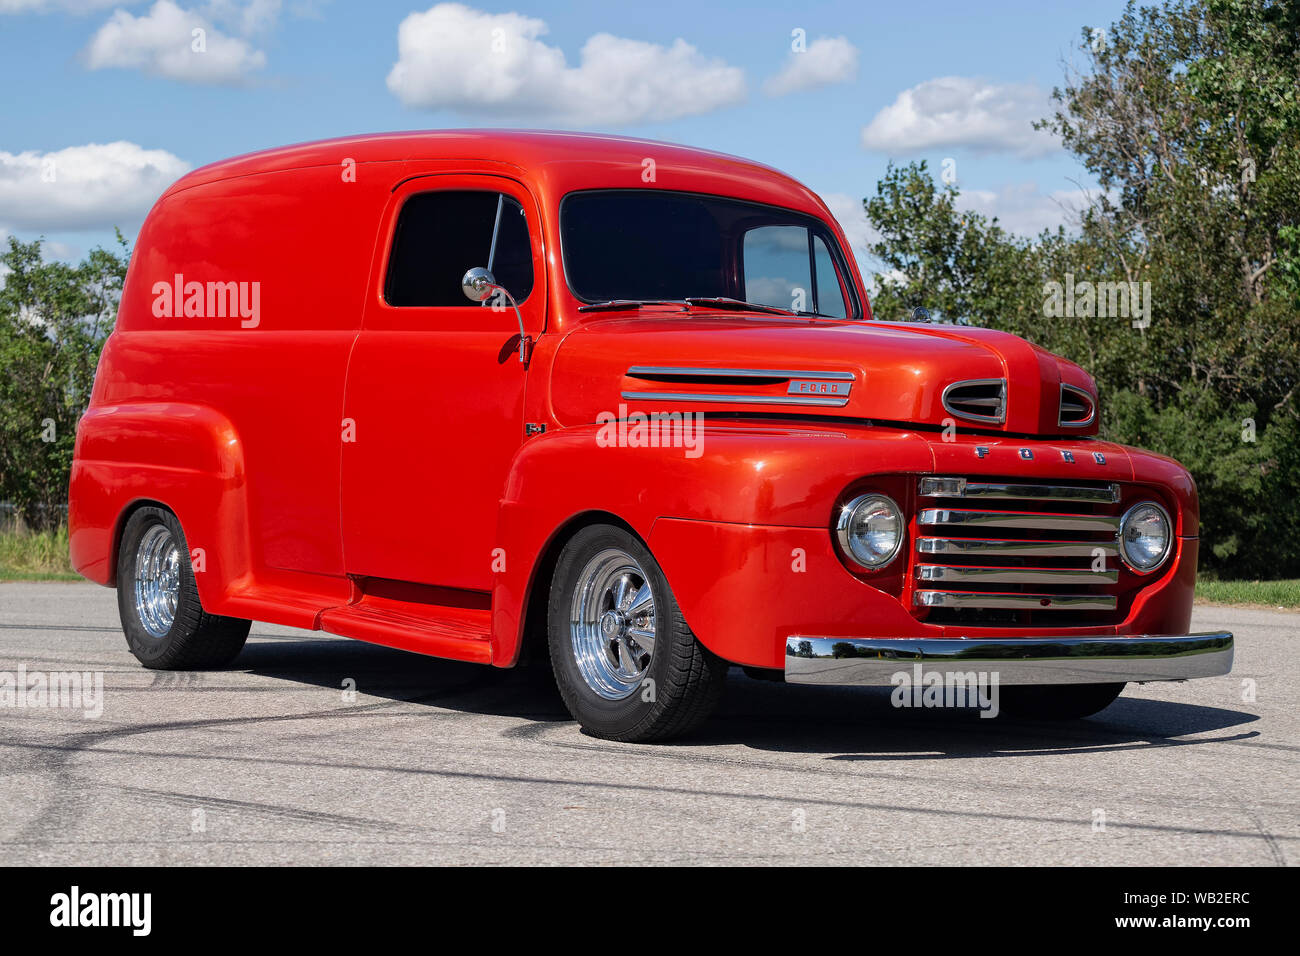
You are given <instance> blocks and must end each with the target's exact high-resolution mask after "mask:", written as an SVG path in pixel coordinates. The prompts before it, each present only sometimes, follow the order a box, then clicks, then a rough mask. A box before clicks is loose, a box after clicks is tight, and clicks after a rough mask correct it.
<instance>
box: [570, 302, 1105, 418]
mask: <svg viewBox="0 0 1300 956" xmlns="http://www.w3.org/2000/svg"><path fill="white" fill-rule="evenodd" d="M963 383H965V384H963ZM999 394H1001V398H1002V403H1003V404H1002V408H1001V409H998V407H997V401H998V397H999ZM1063 397H1064V402H1065V405H1064V408H1065V411H1064V412H1063ZM551 401H552V406H553V410H554V413H555V416H556V418H557V419H558V420H559V421H560V422H561V423H562V424H565V425H577V424H583V423H586V422H593V421H596V420H597V416H599V415H601V414H602V413H612V414H614V415H616V416H618V417H623V416H624V415H625V414H626V413H628V412H633V411H640V412H647V413H649V412H690V411H705V412H714V413H717V412H722V413H750V414H753V413H755V412H761V413H767V414H777V415H831V416H843V417H847V418H855V419H873V420H877V421H882V422H900V423H914V424H926V425H935V426H944V425H947V424H950V423H955V424H956V425H957V426H958V427H961V428H966V429H970V428H978V429H986V430H990V431H1003V432H1007V433H1009V434H1020V435H1073V436H1081V435H1093V434H1096V432H1097V419H1098V417H1099V416H1098V415H1097V387H1096V384H1095V383H1094V382H1093V380H1092V377H1091V376H1090V375H1088V374H1087V373H1086V372H1084V371H1083V370H1082V369H1081V368H1079V366H1077V365H1075V364H1074V363H1073V362H1069V361H1066V360H1065V359H1062V358H1060V357H1058V356H1055V355H1053V354H1052V353H1050V352H1048V351H1046V350H1044V349H1041V348H1039V347H1038V346H1036V345H1033V344H1031V343H1029V342H1026V341H1025V340H1024V339H1022V338H1020V337H1018V336H1015V335H1011V334H1009V333H1006V332H998V331H996V330H993V329H982V328H972V327H968V326H957V325H924V324H920V323H892V322H877V321H835V320H826V319H811V320H808V319H796V318H786V317H783V316H770V315H757V314H748V313H733V314H713V315H711V314H700V313H693V314H691V315H689V316H685V315H682V316H677V315H671V316H668V315H664V314H662V313H658V314H656V315H647V314H645V313H644V312H643V313H639V314H637V315H635V316H630V317H629V316H618V317H611V318H607V319H594V320H588V321H587V322H585V323H584V324H582V325H581V326H579V327H578V328H577V329H576V330H574V331H573V332H572V333H570V334H569V335H567V336H566V337H565V339H564V340H563V342H562V343H561V344H560V346H559V348H558V352H557V355H556V358H555V362H554V366H553V371H552V389H551ZM621 407H622V408H621ZM1062 421H1066V422H1067V423H1070V424H1066V425H1062V424H1061V422H1062Z"/></svg>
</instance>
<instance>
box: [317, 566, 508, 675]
mask: <svg viewBox="0 0 1300 956" xmlns="http://www.w3.org/2000/svg"><path fill="white" fill-rule="evenodd" d="M365 586H366V585H365V584H363V585H362V587H363V588H364V587H365ZM429 590H430V591H433V590H435V589H429ZM436 590H439V591H441V590H443V589H436ZM411 596H414V595H411ZM483 598H484V599H487V598H488V596H487V595H483ZM489 601H490V599H489V600H485V601H478V600H475V601H472V602H462V603H474V604H479V603H483V604H488V603H489ZM319 626H320V628H321V629H322V630H325V631H328V632H329V633H331V634H338V635H341V636H342V637H354V638H356V639H358V640H362V641H368V642H369V643H371V644H382V645H384V646H385V647H395V648H397V649H399V650H403V651H414V652H415V653H417V654H429V655H431V656H433V657H446V658H450V659H452V660H457V661H470V662H472V663H475V664H490V663H492V643H491V629H492V610H491V607H490V606H483V607H464V606H457V605H451V604H432V603H427V602H425V601H421V600H402V599H398V598H396V597H390V596H387V595H386V594H374V593H364V592H363V593H362V595H361V598H360V600H358V601H357V602H356V603H354V604H348V605H344V606H342V607H332V608H327V609H326V610H324V611H322V612H321V614H320V618H319Z"/></svg>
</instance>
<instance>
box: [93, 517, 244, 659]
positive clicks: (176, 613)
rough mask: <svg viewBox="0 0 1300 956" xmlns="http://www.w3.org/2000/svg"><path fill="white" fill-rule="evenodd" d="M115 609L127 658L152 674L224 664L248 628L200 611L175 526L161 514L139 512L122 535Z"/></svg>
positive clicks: (241, 622) (241, 643) (237, 621)
mask: <svg viewBox="0 0 1300 956" xmlns="http://www.w3.org/2000/svg"><path fill="white" fill-rule="evenodd" d="M117 609H118V613H119V615H120V616H121V618H122V630H123V631H124V632H125V633H126V643H127V646H128V647H130V649H131V653H132V654H134V655H135V657H136V660H138V661H139V662H140V663H141V664H143V665H144V666H145V667H150V668H154V669H156V670H202V669H204V668H210V667H221V666H223V665H225V664H229V663H230V662H231V661H232V660H234V659H235V657H236V655H238V654H239V652H240V650H241V649H242V648H243V646H244V641H245V640H247V638H248V629H249V627H250V625H251V622H250V621H245V620H243V619H241V618H234V617H220V616H218V615H216V614H208V613H207V612H206V611H204V610H203V605H202V603H200V601H199V592H198V588H197V587H195V584H194V568H193V566H192V565H191V564H190V552H189V548H188V547H187V545H186V543H185V534H184V532H183V531H181V524H180V522H179V521H177V520H176V516H175V515H174V514H172V513H171V512H170V511H166V510H164V509H162V508H153V507H148V508H141V509H139V510H138V511H136V512H135V513H134V514H132V515H131V517H130V519H129V520H128V521H127V523H126V527H125V528H124V529H123V530H122V543H121V545H120V546H119V548H118V552H117Z"/></svg>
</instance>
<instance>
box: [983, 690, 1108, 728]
mask: <svg viewBox="0 0 1300 956" xmlns="http://www.w3.org/2000/svg"><path fill="white" fill-rule="evenodd" d="M1123 690H1124V685H1123V684H1032V685H1020V684H1015V685H1011V686H1009V687H1001V688H999V689H998V704H999V707H1000V708H1001V710H1002V713H1004V714H1008V715H1009V716H1012V717H1023V718H1027V719H1029V720H1078V719H1079V718H1080V717H1090V716H1092V715H1093V714H1095V713H1097V712H1098V711H1100V710H1105V709H1106V708H1107V707H1109V706H1110V705H1111V704H1113V703H1114V702H1115V698H1116V697H1118V696H1119V695H1120V692H1121V691H1123Z"/></svg>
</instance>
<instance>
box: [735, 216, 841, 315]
mask: <svg viewBox="0 0 1300 956" xmlns="http://www.w3.org/2000/svg"><path fill="white" fill-rule="evenodd" d="M744 263H745V293H744V296H743V298H745V299H746V300H747V301H749V302H757V303H758V304H759V305H771V306H775V307H776V308H779V309H793V310H794V311H796V312H818V313H820V314H822V315H829V316H833V317H834V318H838V319H842V318H845V317H846V316H847V314H848V312H847V310H846V309H845V306H844V295H843V293H842V292H841V291H840V283H839V277H838V275H837V274H836V271H835V262H834V259H832V258H831V254H830V250H829V249H828V248H827V246H826V243H825V241H824V240H823V239H822V237H821V236H818V235H816V234H813V233H810V232H809V231H808V230H807V229H806V228H804V227H803V226H757V227H755V228H753V229H750V230H749V231H748V232H746V233H745V244H744Z"/></svg>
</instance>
